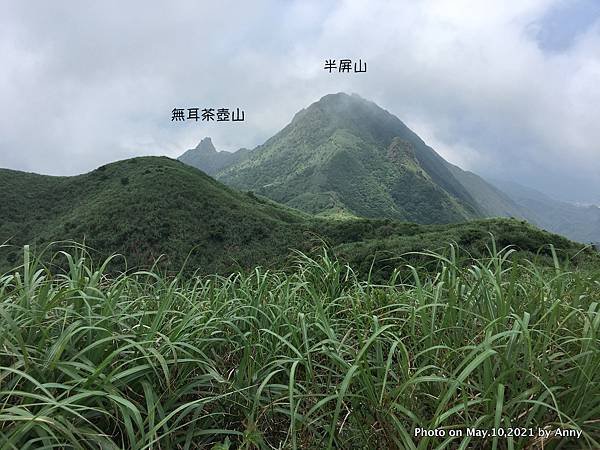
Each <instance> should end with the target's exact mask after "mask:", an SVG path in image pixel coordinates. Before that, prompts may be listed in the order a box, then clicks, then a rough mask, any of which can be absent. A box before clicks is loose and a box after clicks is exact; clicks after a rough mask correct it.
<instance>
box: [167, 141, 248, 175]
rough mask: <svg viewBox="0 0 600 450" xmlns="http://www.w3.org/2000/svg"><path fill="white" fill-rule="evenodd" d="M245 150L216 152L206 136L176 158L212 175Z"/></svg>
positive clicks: (233, 161)
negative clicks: (194, 146)
mask: <svg viewBox="0 0 600 450" xmlns="http://www.w3.org/2000/svg"><path fill="white" fill-rule="evenodd" d="M247 152H248V150H247V149H245V148H242V149H240V150H238V151H237V152H233V153H232V152H218V151H217V150H216V149H215V146H214V145H213V143H212V140H211V139H210V138H209V137H207V138H204V139H202V140H201V141H200V143H199V144H198V145H197V146H196V148H192V149H190V150H187V151H186V152H185V153H184V154H183V155H181V156H180V157H179V158H177V159H179V161H182V162H184V163H186V164H189V165H190V166H194V167H196V168H198V169H201V170H203V171H204V172H206V173H207V174H209V175H213V174H214V173H216V172H218V171H219V170H221V169H223V168H224V167H227V166H230V165H232V164H234V163H236V162H237V161H238V160H239V159H240V158H241V157H242V156H243V155H244V154H246V153H247Z"/></svg>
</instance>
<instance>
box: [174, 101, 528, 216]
mask: <svg viewBox="0 0 600 450" xmlns="http://www.w3.org/2000/svg"><path fill="white" fill-rule="evenodd" d="M188 153H189V152H188ZM181 159H182V160H184V161H186V162H189V163H190V164H192V165H194V166H196V167H199V168H201V169H203V170H207V171H208V172H209V173H214V174H215V176H216V177H217V178H218V179H219V180H221V181H223V182H225V183H226V184H229V185H231V186H234V187H237V188H239V189H244V190H252V191H255V192H257V193H259V194H262V195H265V196H267V197H269V198H271V199H273V200H275V201H277V202H281V203H284V204H286V205H289V206H292V207H294V208H298V209H301V210H303V211H306V212H310V213H320V214H322V215H355V216H360V217H387V218H393V219H401V220H407V221H412V222H417V223H448V222H457V221H462V220H468V219H473V218H477V217H495V216H505V217H506V216H514V217H522V214H520V211H519V209H518V207H517V206H516V205H514V203H513V202H512V201H511V200H510V199H509V198H508V197H506V196H505V195H503V194H502V193H501V192H499V191H498V190H497V189H496V188H494V187H492V186H490V185H489V184H488V183H486V182H485V181H484V180H482V179H481V178H479V177H478V176H477V175H475V174H471V173H469V172H464V171H462V170H461V169H459V168H458V167H455V166H452V165H451V164H449V163H448V162H447V161H445V160H444V159H443V158H442V157H441V156H439V155H438V154H437V153H436V152H435V151H434V150H433V149H432V148H431V147H429V146H427V145H426V144H425V143H424V142H423V141H422V140H421V139H420V138H419V137H418V136H417V135H416V134H415V133H413V132H412V131H411V130H410V129H408V128H407V127H406V125H404V124H403V123H402V122H401V121H400V120H399V119H398V118H397V117H395V116H393V115H392V114H390V113H389V112H387V111H385V110H384V109H382V108H380V107H379V106H377V105H376V104H375V103H373V102H369V101H367V100H364V99H362V98H361V97H359V96H357V95H347V94H343V93H339V94H331V95H326V96H324V97H323V98H321V99H320V100H319V101H318V102H316V103H313V104H312V105H310V106H309V107H308V108H306V109H303V110H302V111H300V112H299V113H297V114H296V115H295V117H294V119H293V120H292V122H291V123H290V124H289V125H287V126H286V127H285V128H284V129H283V130H281V131H280V132H279V133H277V134H276V135H275V136H273V137H272V138H271V139H269V140H268V141H267V142H266V143H265V144H263V145H261V146H259V147H257V148H256V149H254V150H252V151H250V152H246V153H244V154H243V155H240V157H239V158H238V160H237V161H234V160H231V159H230V160H228V161H223V166H222V168H221V169H220V170H218V171H216V172H215V171H212V170H213V166H210V165H208V164H207V163H204V162H203V161H200V160H199V159H198V160H196V161H194V162H191V161H190V160H189V159H188V158H186V159H183V157H182V158H181Z"/></svg>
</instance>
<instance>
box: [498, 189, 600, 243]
mask: <svg viewBox="0 0 600 450" xmlns="http://www.w3.org/2000/svg"><path fill="white" fill-rule="evenodd" d="M493 183H494V184H496V185H497V186H498V187H499V188H500V189H502V191H504V192H506V194H507V195H508V196H510V197H511V198H512V199H513V201H514V202H515V203H517V204H518V205H519V207H520V208H521V209H522V210H523V211H524V214H523V216H524V217H525V218H527V220H529V221H531V222H532V223H534V224H536V225H537V226H539V227H542V228H545V229H547V230H550V231H552V232H553V233H559V234H562V235H564V236H567V237H568V238H569V239H575V240H577V241H580V242H587V243H590V242H594V243H600V207H598V206H592V205H590V206H580V205H574V204H572V203H568V202H562V201H559V200H555V199H553V198H550V197H548V196H547V195H546V194H543V193H542V192H539V191H536V190H535V189H531V188H528V187H525V186H522V185H520V184H518V183H513V182H509V181H500V180H493Z"/></svg>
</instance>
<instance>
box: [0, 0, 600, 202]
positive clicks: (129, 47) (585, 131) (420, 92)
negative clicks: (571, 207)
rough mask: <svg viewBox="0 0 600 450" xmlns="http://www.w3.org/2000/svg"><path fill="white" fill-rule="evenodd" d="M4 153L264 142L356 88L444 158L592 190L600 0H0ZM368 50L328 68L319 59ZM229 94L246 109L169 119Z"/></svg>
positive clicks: (553, 188)
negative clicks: (307, 111) (345, 68)
mask: <svg viewBox="0 0 600 450" xmlns="http://www.w3.org/2000/svg"><path fill="white" fill-rule="evenodd" d="M0 6H1V8H2V9H1V11H2V13H1V14H0V67H1V68H2V69H0V108H1V115H2V120H1V121H0V167H8V168H12V169H19V170H27V171H35V172H41V173H47V174H57V175H67V174H76V173H81V172H85V171H88V170H90V169H93V168H95V167H97V166H98V165H100V164H103V163H106V162H109V161H113V160H116V159H123V158H128V157H131V156H137V155H149V154H152V155H168V156H172V157H176V156H178V155H179V154H180V153H182V151H183V150H185V149H187V148H190V147H194V146H195V145H196V143H197V142H198V141H199V140H200V139H201V138H203V137H204V136H211V137H212V138H213V142H214V144H215V145H216V147H217V148H218V149H220V150H230V151H232V150H235V149H237V148H240V147H250V148H251V147H254V146H255V145H258V144H260V143H262V142H264V141H265V140H266V139H267V138H268V137H270V136H271V135H273V134H274V133H275V132H277V131H278V130H279V129H281V128H282V127H283V126H285V125H286V124H287V123H288V122H289V121H290V120H291V118H292V116H293V114H294V113H295V112H296V111H298V110H299V109H301V108H303V107H306V106H307V105H308V104H310V103H312V102H313V101H316V100H318V99H319V98H320V97H321V96H323V95H325V94H327V93H332V92H339V91H345V92H349V93H350V92H355V93H358V94H360V95H361V96H363V97H365V98H367V99H370V100H373V101H375V102H376V103H378V104H379V105H381V106H382V107H384V108H386V109H387V110H389V111H390V112H392V113H393V114H395V115H397V116H398V117H399V118H400V119H402V120H403V121H404V122H405V123H406V124H407V125H408V126H409V127H411V128H412V129H413V130H415V131H416V132H417V133H418V134H419V135H420V136H421V137H422V138H423V139H424V140H425V141H426V142H427V143H428V144H430V145H431V146H433V147H434V148H435V149H436V150H437V151H438V152H439V153H440V154H441V155H442V156H444V157H445V158H446V159H448V160H449V161H451V162H453V163H455V164H458V165H460V166H461V167H463V168H465V169H469V170H473V171H475V172H477V173H479V174H481V175H484V176H488V177H496V178H503V179H509V180H515V181H518V182H520V183H521V184H524V185H527V186H530V187H534V188H537V189H540V190H542V191H545V192H546V193H548V194H551V195H552V196H554V197H557V198H562V199H566V200H571V201H578V202H595V203H598V204H600V2H599V1H598V0H502V1H498V0H403V1H400V0H395V1H389V2H385V1H369V2H367V1H358V0H356V1H340V2H337V1H336V2H334V1H323V0H318V1H307V0H298V1H276V0H273V1H252V2H233V1H232V2H227V1H220V2H208V1H207V2H198V1H189V2H185V1H179V2H158V1H156V2H152V1H150V2H148V1H143V2H142V1H138V2H136V1H128V2H122V1H103V2H76V1H71V2H66V1H53V2H47V1H31V2H23V1H17V0H15V1H5V0H0ZM329 58H332V59H338V60H339V59H342V58H350V59H358V58H361V59H362V60H364V61H366V62H367V64H368V72H367V73H364V74H340V73H334V74H329V73H327V71H325V70H323V63H324V60H325V59H329ZM174 107H183V108H187V107H201V108H202V107H215V108H218V107H232V108H235V107H240V108H242V109H244V110H245V111H246V121H245V122H234V123H211V124H207V123H206V122H198V123H194V122H185V123H173V122H171V120H170V119H171V116H170V115H171V110H172V109H173V108H174Z"/></svg>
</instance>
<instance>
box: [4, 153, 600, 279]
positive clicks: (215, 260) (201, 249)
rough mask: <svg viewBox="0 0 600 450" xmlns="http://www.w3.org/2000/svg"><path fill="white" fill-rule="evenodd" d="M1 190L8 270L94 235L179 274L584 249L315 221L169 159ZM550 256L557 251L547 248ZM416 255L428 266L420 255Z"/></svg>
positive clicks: (492, 224)
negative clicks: (458, 249) (323, 259)
mask: <svg viewBox="0 0 600 450" xmlns="http://www.w3.org/2000/svg"><path fill="white" fill-rule="evenodd" d="M397 150H398V151H399V152H400V149H397ZM398 158H399V159H400V160H403V163H404V164H406V165H408V166H411V165H412V164H414V162H413V161H412V155H410V154H403V153H401V152H400V153H398ZM406 170H407V171H408V170H417V169H415V168H414V167H412V169H409V168H407V169H406ZM0 189H1V190H2V192H3V193H5V195H4V198H3V201H2V202H0V216H1V217H2V218H3V220H2V221H1V222H0V243H5V242H6V243H7V246H3V247H0V270H5V269H9V268H10V267H12V266H14V265H15V264H19V261H20V258H21V255H22V248H21V247H22V246H23V245H25V244H31V245H33V246H34V247H36V248H37V250H36V251H40V250H41V249H43V248H44V247H45V246H46V245H47V244H48V243H51V242H55V241H58V240H76V241H78V242H82V241H85V243H86V244H87V245H88V246H90V247H91V248H93V249H94V253H97V254H99V255H96V257H98V256H101V257H104V256H107V255H109V254H111V253H114V252H118V253H121V254H123V255H124V256H125V257H126V258H127V264H128V266H129V267H132V266H135V267H147V266H149V265H151V264H153V263H154V261H155V259H156V258H158V257H159V256H161V255H163V257H162V260H161V261H162V262H161V263H160V266H161V267H164V268H165V269H166V268H168V269H174V270H179V269H180V268H181V266H182V264H183V263H184V261H185V260H186V259H188V263H187V270H188V271H198V272H200V273H203V274H209V273H222V274H226V273H230V272H231V271H234V270H238V269H246V268H251V267H254V266H256V265H263V266H268V267H280V266H281V265H282V264H283V263H284V262H285V260H286V259H287V258H288V257H289V255H290V253H291V249H298V250H301V251H304V252H310V251H312V249H316V248H320V247H321V246H322V245H323V242H325V243H326V244H327V245H328V246H329V248H330V250H331V251H332V252H333V253H334V254H336V255H339V256H340V257H341V258H342V259H343V260H344V261H347V262H349V263H351V264H352V265H353V266H354V267H359V268H361V269H362V270H363V273H362V275H363V276H364V275H366V274H368V272H369V268H370V265H371V263H373V261H375V263H376V266H375V267H376V269H377V270H378V271H380V273H381V274H387V273H389V271H390V270H391V269H392V268H393V267H394V266H397V265H399V264H400V263H399V262H398V261H397V260H396V261H395V262H390V260H389V257H390V256H395V257H397V256H400V255H402V254H403V253H404V252H407V251H415V250H424V249H432V250H433V249H444V248H446V247H447V246H448V245H449V243H450V242H457V243H459V244H460V245H462V246H464V248H465V249H467V250H468V251H469V252H470V253H471V254H472V255H473V256H477V255H481V254H482V253H485V246H486V244H489V240H490V236H489V233H490V232H491V233H493V234H494V235H495V236H496V238H497V240H498V242H499V243H500V244H501V245H505V244H515V245H517V246H518V248H520V249H521V250H522V251H523V252H527V253H536V252H537V251H538V250H539V249H540V248H541V247H542V246H544V245H546V244H550V243H551V244H554V245H555V247H556V248H558V249H564V251H565V253H564V254H565V255H574V254H575V253H577V252H578V251H579V249H580V248H581V246H580V245H578V244H575V243H572V242H570V241H568V240H566V239H564V238H562V237H559V236H556V235H552V234H549V233H546V232H542V231H540V230H537V229H535V228H534V227H532V226H530V225H528V224H526V223H522V222H519V221H516V220H484V221H476V222H471V223H469V224H460V225H431V226H426V225H417V224H411V223H402V222H397V221H392V220H389V219H355V218H353V219H346V220H332V219H326V218H316V217H313V216H310V215H307V214H304V213H301V212H298V211H296V210H293V209H290V208H286V207H283V206H281V205H277V204H275V203H273V202H271V201H270V200H266V199H264V198H259V197H256V196H255V195H253V194H251V193H247V194H243V193H241V192H238V191H235V190H233V189H231V188H228V187H226V186H224V185H223V184H221V183H220V182H218V181H215V180H214V179H212V178H210V177H209V176H207V175H206V174H204V173H202V172H201V171H199V170H197V169H195V168H193V167H190V166H187V165H185V164H183V163H181V162H179V161H175V160H172V159H169V158H165V157H144V158H134V159H130V160H125V161H119V162H116V163H112V164H108V165H106V166H102V167H100V168H98V169H96V170H94V171H92V172H90V173H87V174H84V175H79V176H75V177H51V176H43V175H36V174H31V173H24V172H17V171H11V170H5V169H0ZM62 245H67V244H62ZM59 247H60V245H58V246H56V245H55V246H54V247H53V248H54V250H56V249H57V248H59ZM544 252H545V253H546V254H548V252H549V250H548V248H547V247H546V248H545V250H544ZM188 255H189V258H188ZM382 255H384V256H385V258H383V259H382V258H381V257H382ZM587 257H588V256H586V258H587ZM409 258H413V260H414V262H415V264H417V263H418V262H419V258H418V256H415V255H413V256H411V257H409ZM63 264H64V259H63ZM124 267H125V264H124V262H123V260H122V259H119V260H115V262H114V263H113V270H121V269H123V268H124ZM380 269H381V270H380Z"/></svg>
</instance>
